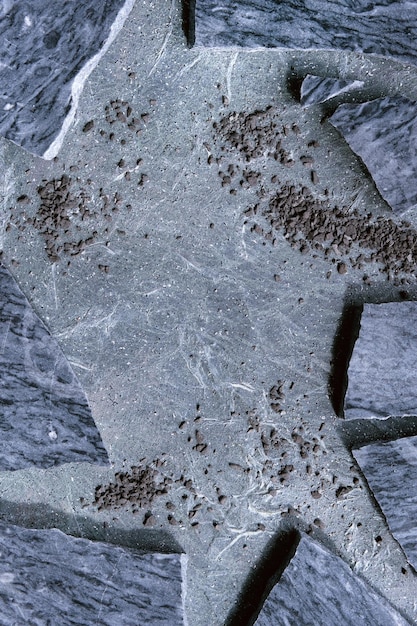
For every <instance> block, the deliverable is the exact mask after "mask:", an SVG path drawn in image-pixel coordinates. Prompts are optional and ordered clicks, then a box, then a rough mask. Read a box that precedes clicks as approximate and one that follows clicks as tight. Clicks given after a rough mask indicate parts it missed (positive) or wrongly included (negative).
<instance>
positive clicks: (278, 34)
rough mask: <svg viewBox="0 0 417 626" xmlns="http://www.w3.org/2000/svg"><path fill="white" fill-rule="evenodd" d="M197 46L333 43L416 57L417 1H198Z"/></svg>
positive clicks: (312, 45)
mask: <svg viewBox="0 0 417 626" xmlns="http://www.w3.org/2000/svg"><path fill="white" fill-rule="evenodd" d="M195 39H196V45H198V46H246V47H266V48H271V47H278V48H280V47H282V48H303V49H305V48H333V49H342V50H354V51H360V52H366V53H374V54H379V55H387V56H392V57H395V58H397V59H399V60H402V61H407V62H411V63H415V62H416V58H417V43H416V42H417V3H416V2H406V1H405V0H404V1H402V0H399V1H397V2H391V1H390V0H382V1H379V2H372V3H369V2H368V1H367V0H357V1H355V2H352V1H351V0H342V1H341V2H332V1H326V0H311V1H310V2H308V3H304V2H303V3H299V2H294V1H293V0H286V1H285V2H280V1H279V0H241V1H240V2H234V1H233V0H225V1H224V2H222V3H221V5H219V3H218V2H217V0H196V21H195Z"/></svg>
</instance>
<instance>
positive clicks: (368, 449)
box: [353, 437, 417, 569]
mask: <svg viewBox="0 0 417 626" xmlns="http://www.w3.org/2000/svg"><path fill="white" fill-rule="evenodd" d="M353 455H354V457H355V459H356V460H357V462H358V464H359V466H360V468H361V469H362V471H363V473H364V475H365V478H366V480H367V481H368V484H369V486H370V488H371V489H372V491H373V493H374V495H375V498H376V500H377V501H378V503H379V505H380V507H381V509H382V511H383V513H384V515H385V517H386V519H387V522H388V525H389V527H390V529H391V532H392V534H393V535H394V537H395V538H396V539H397V541H398V542H399V543H400V545H401V547H402V548H403V550H404V552H405V554H406V556H407V559H408V561H409V562H410V564H411V565H412V566H413V567H414V568H415V569H417V489H416V485H417V437H405V438H404V439H397V440H395V441H389V442H384V443H374V444H371V445H368V446H364V447H362V448H359V449H358V450H353Z"/></svg>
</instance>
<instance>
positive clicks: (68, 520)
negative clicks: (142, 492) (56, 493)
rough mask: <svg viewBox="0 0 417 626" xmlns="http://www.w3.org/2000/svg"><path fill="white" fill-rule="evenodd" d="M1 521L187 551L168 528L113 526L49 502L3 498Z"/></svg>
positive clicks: (161, 550) (149, 549)
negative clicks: (11, 500)
mask: <svg viewBox="0 0 417 626" xmlns="http://www.w3.org/2000/svg"><path fill="white" fill-rule="evenodd" d="M0 521H2V522H6V523H9V524H13V525H15V526H22V527H23V528H31V529H37V530H42V529H51V528H56V529H58V530H60V531H62V532H63V533H65V534H66V535H71V536H72V537H81V538H83V539H90V540H91V541H103V542H106V543H111V544H114V545H117V546H124V547H127V548H132V549H134V550H138V551H139V552H143V553H150V552H159V553H164V554H182V553H183V552H184V550H183V549H182V548H181V546H180V545H179V544H178V543H177V541H175V539H174V538H173V537H172V536H171V535H170V534H169V533H168V532H166V531H163V530H153V529H142V528H140V529H136V528H135V529H131V530H126V529H123V528H118V527H117V526H115V522H114V521H113V522H112V526H111V527H110V526H108V525H107V522H106V521H103V522H102V523H99V522H97V520H96V519H93V518H90V517H88V516H84V515H80V514H77V513H73V514H67V513H64V512H63V511H58V510H56V509H54V508H53V507H50V506H47V505H45V504H27V503H24V502H22V503H19V502H8V501H5V500H3V501H1V502H0ZM116 523H117V522H116Z"/></svg>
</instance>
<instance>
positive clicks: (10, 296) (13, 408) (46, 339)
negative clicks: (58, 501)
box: [0, 266, 108, 470]
mask: <svg viewBox="0 0 417 626" xmlns="http://www.w3.org/2000/svg"><path fill="white" fill-rule="evenodd" d="M0 346H1V349H0V370H1V375H0V406H1V419H0V468H1V469H2V470H17V469H21V468H24V467H31V466H36V467H51V466H53V465H59V464H62V463H69V462H74V461H90V462H98V463H107V462H108V457H107V452H106V450H105V449H104V446H103V444H102V441H101V437H100V434H99V432H98V430H97V428H96V425H95V424H94V421H93V418H92V416H91V410H90V407H89V406H88V402H87V398H86V396H85V393H84V391H83V390H82V388H81V385H80V383H79V382H78V380H77V378H76V376H75V374H74V372H73V371H72V369H71V367H70V364H69V363H68V361H67V359H66V358H65V356H64V354H63V353H62V351H61V349H60V347H59V346H58V344H57V342H56V340H55V339H54V338H53V337H51V335H50V333H49V331H48V330H47V328H46V327H45V325H44V324H43V323H42V322H41V320H40V319H39V317H38V316H37V315H36V314H35V313H34V311H33V309H32V308H31V306H30V304H29V302H28V301H27V299H26V298H25V296H24V295H23V293H22V292H21V290H20V289H19V287H18V286H17V284H16V281H15V280H14V279H13V277H12V275H11V274H10V272H9V271H8V270H7V269H6V268H5V267H2V266H0Z"/></svg>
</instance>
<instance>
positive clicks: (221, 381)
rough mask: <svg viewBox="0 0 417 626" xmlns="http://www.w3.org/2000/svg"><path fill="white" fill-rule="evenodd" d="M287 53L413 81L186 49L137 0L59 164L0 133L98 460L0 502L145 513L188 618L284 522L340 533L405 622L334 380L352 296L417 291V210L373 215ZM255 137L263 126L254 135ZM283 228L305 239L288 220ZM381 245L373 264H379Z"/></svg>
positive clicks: (366, 62) (342, 61)
mask: <svg viewBox="0 0 417 626" xmlns="http://www.w3.org/2000/svg"><path fill="white" fill-rule="evenodd" d="M292 72H295V73H298V74H297V75H301V74H302V75H305V74H307V73H309V74H312V73H316V74H317V73H319V74H322V75H324V76H333V77H334V76H338V77H339V78H341V79H343V80H347V81H350V80H362V81H366V84H367V86H368V87H369V88H372V89H374V90H375V91H377V90H378V89H381V88H382V85H383V86H384V89H386V90H388V91H390V93H391V94H394V93H396V91H395V90H396V89H397V91H398V88H399V87H398V85H399V84H400V83H401V84H402V87H401V94H402V95H404V96H406V95H407V96H411V95H412V92H413V90H415V89H416V85H417V83H416V81H415V68H414V67H409V68H406V67H403V66H400V65H399V64H398V63H395V62H393V61H392V60H391V61H389V60H386V59H379V58H377V57H375V56H369V55H368V56H367V55H363V54H360V53H355V54H350V53H348V52H346V51H345V52H343V53H341V52H334V51H333V52H332V51H319V52H317V51H316V52H312V51H297V52H295V51H284V50H276V49H275V50H265V49H263V50H256V51H254V50H246V51H244V50H241V49H240V50H220V49H216V50H213V49H210V50H205V49H203V48H194V49H191V50H190V49H189V48H188V47H187V44H186V41H185V38H184V35H183V32H182V15H181V7H180V3H178V2H176V0H174V1H172V2H170V1H169V0H138V2H137V3H136V5H135V7H134V8H133V10H132V12H131V14H130V15H129V19H128V20H126V22H125V25H124V27H123V29H122V30H121V32H120V33H119V36H118V38H117V39H116V40H115V41H114V43H113V44H112V46H111V47H110V48H109V49H108V51H107V53H106V54H105V56H103V58H102V59H101V61H100V63H99V64H98V65H97V67H96V68H95V71H94V72H93V73H92V74H91V75H90V77H89V79H88V82H87V83H86V85H85V88H84V91H83V94H82V96H81V98H80V102H79V107H78V109H77V114H76V117H75V119H74V124H73V125H72V126H71V128H70V129H69V132H68V133H67V135H66V137H65V142H64V143H63V144H62V147H61V150H60V153H59V155H58V159H57V160H55V161H54V160H52V161H47V162H45V161H43V160H42V159H39V158H36V157H32V156H31V155H29V154H28V153H27V152H25V151H24V150H22V149H20V148H18V147H17V146H15V145H14V144H12V143H11V142H8V141H7V140H0V160H1V164H2V167H1V168H0V174H1V179H0V192H1V195H2V200H1V205H0V210H1V221H0V237H1V239H0V240H1V243H2V247H3V250H4V255H3V258H4V263H5V265H6V266H7V267H11V268H13V273H14V275H15V277H16V280H17V281H18V283H19V285H20V286H21V288H22V289H23V290H24V292H25V294H28V296H29V298H30V303H31V305H32V306H33V307H34V309H35V310H36V311H37V312H38V313H39V315H40V317H41V318H42V319H43V320H44V321H45V323H46V324H47V326H48V328H49V329H50V331H51V334H52V336H53V337H54V338H56V339H57V340H58V341H59V343H60V345H61V346H62V348H63V350H64V353H65V355H66V356H67V357H68V359H69V361H70V362H71V364H72V366H73V367H74V370H75V371H76V373H77V376H78V378H79V380H80V382H81V384H82V386H83V388H84V389H85V391H86V394H87V396H88V398H89V401H90V403H91V408H92V413H93V416H94V419H95V421H96V424H97V426H98V428H99V430H100V434H101V436H102V438H103V442H104V443H105V446H106V449H107V450H108V453H109V457H110V461H111V467H108V468H104V467H99V466H96V465H93V464H90V463H78V464H74V463H70V464H66V465H62V466H60V467H57V468H51V469H48V470H47V471H45V470H22V471H19V472H1V474H0V495H1V498H2V500H1V508H2V511H3V514H4V515H5V516H6V517H7V515H9V514H10V515H11V514H12V513H13V515H14V519H15V523H16V524H20V523H21V522H19V516H20V515H23V513H21V509H22V507H24V506H30V507H36V510H37V511H40V512H41V513H42V512H43V511H44V509H45V510H46V512H45V513H44V516H45V517H46V515H47V511H49V508H46V505H48V506H49V507H52V508H53V509H54V510H56V511H58V512H59V513H62V514H63V513H64V512H65V513H66V514H67V516H68V518H69V519H70V520H72V524H73V525H74V526H76V524H78V523H79V524H80V525H82V524H83V523H84V520H85V519H86V518H88V519H90V521H91V524H93V525H94V526H95V527H96V528H97V529H99V530H100V529H104V528H106V529H107V530H108V531H109V532H110V531H112V532H116V531H120V532H122V531H123V532H126V533H127V532H133V531H137V532H138V533H139V539H138V547H141V546H142V547H145V546H146V545H147V546H149V545H150V544H152V543H156V542H157V540H158V537H159V534H163V535H164V537H166V536H169V537H171V538H172V541H171V542H169V541H168V542H167V544H168V548H169V546H172V544H179V546H180V547H181V549H182V550H183V551H184V552H185V553H186V554H187V556H188V565H187V571H186V573H185V578H184V605H185V611H186V617H187V619H188V623H189V624H192V626H223V625H224V624H225V623H226V620H227V618H228V615H229V614H230V612H231V611H232V609H233V608H234V607H235V605H236V603H239V602H240V600H239V598H240V593H241V591H242V589H243V588H244V585H245V583H246V582H247V580H248V577H249V576H251V575H252V574H253V572H254V571H258V570H257V568H258V565H259V563H260V559H261V556H262V555H263V554H264V551H265V550H267V547H268V545H269V543H270V542H271V540H272V538H273V537H274V536H275V534H276V533H277V532H278V531H279V530H280V527H281V523H282V522H283V521H285V522H286V523H288V524H291V525H295V526H300V527H302V528H304V530H308V531H309V532H311V533H312V534H313V535H314V536H316V535H320V536H321V534H322V533H324V534H326V535H328V536H329V537H331V539H332V541H333V543H334V545H335V546H336V549H337V551H338V552H339V553H340V554H342V555H343V556H344V557H345V559H346V561H347V562H348V563H349V564H350V565H351V566H353V565H355V568H356V571H357V572H360V573H362V574H363V576H364V578H366V580H367V581H368V582H370V584H371V585H372V586H373V587H374V588H375V589H376V590H378V591H379V592H380V593H381V594H382V595H384V596H385V597H386V598H388V599H389V600H390V601H391V602H392V603H393V604H395V606H396V607H397V608H401V609H402V610H403V611H404V612H405V614H406V615H407V616H409V618H410V620H413V619H414V620H415V618H416V607H415V605H414V603H415V598H416V597H417V580H416V578H415V577H414V575H413V574H412V573H411V571H410V568H409V565H408V564H407V560H406V558H405V556H404V554H403V552H402V551H401V549H400V547H399V545H398V543H397V542H396V541H395V539H394V538H393V537H392V535H391V533H390V532H389V529H388V528H387V525H386V522H385V519H384V517H383V515H382V514H381V512H380V511H379V510H378V509H377V508H376V507H375V502H374V499H373V498H372V497H370V494H369V491H368V489H367V488H366V484H365V481H364V480H363V476H362V474H361V473H360V471H359V469H358V467H357V464H356V462H355V461H354V459H353V457H352V454H351V452H350V450H349V449H347V448H346V447H345V445H344V443H343V441H342V439H341V437H340V434H339V424H340V422H341V420H340V418H338V417H336V416H335V415H334V412H333V409H332V406H331V404H330V401H329V397H328V380H329V373H330V369H331V364H330V363H331V359H332V347H333V343H334V336H335V333H336V330H337V328H338V325H339V321H340V317H341V315H342V311H343V310H344V307H345V305H346V300H347V299H349V298H350V297H351V294H352V292H353V294H354V295H355V294H356V297H357V298H364V297H365V296H369V292H372V290H373V289H374V290H379V292H380V293H379V296H380V297H381V298H382V296H384V297H386V298H387V299H389V298H394V297H395V298H397V299H399V298H400V295H399V292H400V291H404V290H407V291H408V292H409V293H410V297H415V288H414V286H413V285H414V279H415V273H416V257H415V244H414V243H413V244H412V248H413V251H412V254H411V255H410V247H409V246H408V241H407V237H408V236H410V237H411V240H412V242H415V241H416V239H415V238H416V237H417V231H416V220H415V219H413V218H412V216H411V218H410V225H409V226H406V225H405V224H404V223H402V222H401V220H399V219H398V218H396V217H395V216H392V215H391V212H388V211H387V206H386V203H384V202H383V201H382V199H381V197H380V195H379V194H378V193H377V190H376V189H375V186H374V185H373V183H372V181H371V180H370V179H369V177H367V176H365V175H364V170H363V165H362V164H361V163H360V161H359V159H358V158H357V157H356V156H355V155H354V154H353V153H352V151H351V150H350V148H349V147H348V146H347V144H346V142H344V141H343V140H342V139H341V137H340V134H339V133H338V132H337V131H336V130H335V129H334V128H333V127H332V126H331V125H330V124H328V123H326V122H325V123H322V112H321V111H319V108H320V107H309V109H305V108H304V107H302V106H301V105H300V104H299V102H298V101H296V100H295V99H294V94H293V93H292V92H291V91H290V90H289V84H288V83H289V81H288V77H289V75H292V74H291V73H292ZM413 97H415V96H413ZM269 107H272V111H271V109H270V108H269ZM260 111H261V112H262V111H263V112H265V111H266V114H265V115H264V116H263V118H262V119H263V122H262V123H265V125H266V127H267V128H268V129H271V124H276V129H275V130H276V131H277V132H276V136H273V137H270V139H274V141H275V148H274V151H273V153H272V155H271V154H270V152H272V146H269V145H267V142H266V141H263V140H261V139H259V141H258V144H257V149H256V150H255V153H254V154H253V155H251V154H248V153H247V152H246V153H245V151H246V148H245V149H241V148H239V147H238V146H234V145H233V143H232V141H229V140H227V139H226V137H225V136H224V135H223V134H222V133H221V132H220V129H219V124H220V123H221V120H222V119H224V118H227V117H228V116H229V115H230V114H233V113H235V115H236V118H235V121H236V123H237V122H238V121H239V120H240V119H241V118H240V117H239V116H240V115H242V116H243V117H244V118H245V120H247V119H248V118H249V117H250V116H253V117H251V119H253V121H255V122H256V118H257V117H259V112H260ZM134 120H135V121H134ZM92 122H93V123H92ZM215 122H216V124H217V125H218V126H217V127H216V128H215V127H214V126H213V124H214V123H215ZM245 123H246V122H245ZM229 126H230V125H229ZM249 131H250V132H249ZM268 132H272V130H271V131H270V130H268ZM272 134H273V133H272ZM260 135H261V133H260V132H258V130H257V124H256V123H255V127H254V128H250V129H248V132H247V133H246V137H247V139H248V140H249V141H252V140H256V138H257V137H260ZM278 135H279V136H278ZM278 139H279V140H281V146H280V147H277V145H276V144H277V141H278ZM254 147H256V146H255V144H254ZM249 149H250V150H252V148H249ZM275 152H276V153H277V158H275V156H274V153H275ZM286 155H287V156H288V158H287V156H286ZM247 157H249V160H247ZM281 157H282V158H281ZM312 159H313V162H312ZM64 175H65V176H67V177H68V178H69V179H70V180H69V181H68V180H67V179H65V180H66V182H65V185H64V186H65V189H66V190H67V191H68V193H69V195H70V198H68V199H66V198H62V197H61V198H60V201H59V205H58V206H56V204H54V209H53V211H52V215H51V218H52V225H51V226H50V228H51V230H52V240H51V239H50V236H51V233H50V232H47V231H48V230H49V229H48V224H47V220H48V218H47V216H46V215H44V213H43V211H44V210H45V206H46V205H47V204H48V203H49V202H50V201H52V196H53V197H54V198H55V195H54V194H53V193H52V188H53V187H54V186H55V184H56V182H57V181H62V180H63V177H64ZM229 179H230V180H229ZM52 181H55V182H54V183H53V184H52ZM292 187H294V189H292ZM40 188H43V191H42V195H41V194H40ZM303 188H305V192H304V193H305V194H306V195H304V193H303ZM286 193H288V197H289V198H290V200H289V201H288V203H286V202H285V201H284V200H285V198H283V196H285V194H286ZM300 194H301V196H302V198H300ZM22 196H26V198H23V199H22ZM19 199H20V200H19ZM46 200H47V202H46ZM281 201H282V204H281ZM73 202H74V204H75V206H73V204H72V203H73ZM297 204H298V206H296V205H297ZM79 205H81V207H80V206H79ZM256 205H259V206H258V207H257V209H256V211H255V206H256ZM312 205H313V206H314V208H315V209H316V210H314V211H313V212H311V211H310V214H309V215H310V217H309V218H307V217H305V219H303V216H304V212H305V211H307V210H308V209H311V207H312ZM41 206H42V215H41V216H40V213H41ZM271 206H272V207H273V208H274V209H275V208H277V209H278V208H279V207H281V208H280V211H279V214H280V216H284V218H285V223H284V225H280V224H279V223H277V224H275V220H274V218H273V216H272V215H271V216H270V217H269V218H268V216H267V215H266V213H267V211H268V210H269V209H270V208H271ZM323 206H325V208H326V210H325V216H324V218H325V225H324V231H325V232H321V233H319V232H318V230H317V221H316V218H320V207H323ZM77 208H78V209H79V211H77ZM281 209H282V210H281ZM297 209H298V210H297ZM342 209H343V211H342ZM338 211H342V217H340V213H339V212H338ZM370 213H371V217H370V218H369V217H367V216H368V214H370ZM290 214H291V217H290ZM378 217H380V218H381V220H382V221H381V222H377V219H378ZM38 218H39V221H38ZM67 219H69V220H70V226H68V223H67ZM269 219H273V220H274V224H272V223H271V222H270V221H269ZM54 220H55V221H54ZM340 220H343V221H340ZM357 222H359V223H360V227H361V229H362V228H364V227H365V226H366V224H367V223H369V222H372V224H373V226H372V229H371V230H372V233H373V234H372V237H371V241H372V242H373V244H372V249H369V247H368V246H367V243H369V237H368V236H367V235H366V232H365V231H364V232H363V233H362V234H361V237H360V239H358V240H357V241H355V242H354V244H352V243H351V239H349V237H351V234H348V233H351V232H352V229H353V233H355V225H356V223H357ZM9 223H10V224H9ZM298 225H299V226H300V228H301V227H302V232H301V230H300V237H301V235H302V237H303V238H304V239H305V242H300V243H298V242H297V241H298V238H297V237H295V239H296V241H293V240H292V239H290V238H289V237H286V234H287V232H284V231H285V229H287V231H288V233H289V235H290V237H291V238H292V237H294V236H295V235H294V229H295V227H296V226H298ZM322 226H323V224H322V225H321V227H322ZM383 228H386V229H387V230H388V232H389V233H390V234H394V235H395V238H396V241H398V242H401V241H402V238H403V237H404V236H405V241H406V243H404V241H403V243H402V244H401V245H402V247H400V248H399V250H400V252H399V253H398V255H397V252H396V246H391V249H390V251H389V252H386V251H385V249H384V247H381V245H380V244H378V241H377V240H378V237H377V234H378V233H380V232H382V230H381V229H383ZM378 229H380V230H378ZM407 229H408V230H407ZM368 234H369V233H368ZM54 235H57V238H54ZM310 235H311V236H312V237H313V239H314V241H313V240H310V239H309V237H310ZM326 235H329V237H330V238H331V241H332V244H331V245H330V244H329V241H330V240H327V243H324V241H320V239H321V238H323V237H324V238H325V237H326ZM394 235H393V236H394ZM300 237H299V238H300ZM51 241H52V247H50V243H51ZM338 241H340V243H337V242H338ZM333 242H335V243H334V245H333ZM303 243H306V244H307V245H302V244H303ZM48 244H49V245H48ZM78 244H80V246H78ZM316 244H317V245H318V246H320V248H317V247H316ZM54 246H56V248H54ZM61 246H62V249H60V250H58V248H60V247H61ZM324 248H325V249H328V248H330V251H329V252H328V253H326V251H325V249H324ZM384 254H385V255H386V257H385V258H387V259H388V260H389V264H390V268H391V270H390V271H388V272H387V271H384V268H383V264H382V263H381V262H379V261H376V260H375V259H376V258H379V259H380V258H384V257H383V255H384ZM373 255H378V256H373ZM56 256H57V257H59V258H55V257H56ZM350 257H352V259H353V260H354V263H355V266H354V265H353V263H352V262H351V261H350ZM357 257H361V258H360V259H359V260H357ZM408 257H409V258H408ZM396 270H397V272H396ZM401 281H403V282H401ZM352 297H353V296H352ZM133 468H139V469H136V470H134V469H133ZM135 472H136V473H135ZM99 486H100V487H99ZM136 486H137V489H136ZM124 487H127V491H128V493H127V494H126V495H128V496H129V498H126V497H125V495H124V494H123V491H124ZM31 510H32V509H31ZM10 520H11V518H10ZM45 523H46V522H45ZM37 525H38V526H40V525H41V524H40V523H37ZM59 527H60V528H61V529H62V530H65V528H64V527H63V526H59ZM139 531H140V532H139ZM378 536H381V537H382V539H383V541H382V543H381V544H380V547H379V548H378V550H376V549H375V537H378ZM169 549H171V548H169ZM404 572H405V573H404ZM407 574H408V575H407ZM261 580H262V576H261ZM243 623H244V622H243ZM241 625H242V621H241V623H240V624H239V626H241Z"/></svg>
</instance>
